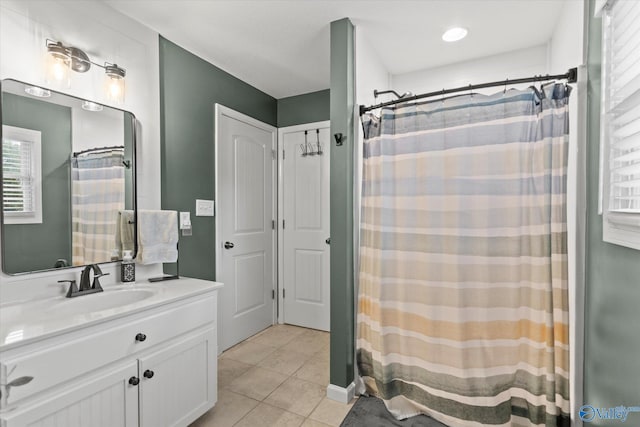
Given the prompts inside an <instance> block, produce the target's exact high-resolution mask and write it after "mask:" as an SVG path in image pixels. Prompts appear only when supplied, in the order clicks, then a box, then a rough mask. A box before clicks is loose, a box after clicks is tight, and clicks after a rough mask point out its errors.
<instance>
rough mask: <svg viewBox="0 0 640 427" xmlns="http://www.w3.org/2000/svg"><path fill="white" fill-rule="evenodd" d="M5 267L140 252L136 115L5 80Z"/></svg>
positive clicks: (42, 266) (20, 269)
mask: <svg viewBox="0 0 640 427" xmlns="http://www.w3.org/2000/svg"><path fill="white" fill-rule="evenodd" d="M0 111H1V113H2V178H3V185H2V200H3V205H2V206H3V209H2V245H3V246H2V266H3V271H4V272H5V273H8V274H17V273H26V272H34V271H42V270H49V269H54V268H65V267H76V266H83V265H88V264H95V263H104V262H110V261H115V260H120V259H121V258H122V251H123V250H125V249H129V250H135V246H136V242H135V234H136V233H135V228H134V227H135V226H134V225H133V223H134V222H135V221H134V218H135V214H134V212H135V134H134V132H135V117H134V116H133V114H131V113H129V112H126V111H122V110H118V109H115V108H110V107H105V106H102V105H99V104H95V103H92V102H90V101H86V100H82V99H79V98H75V97H72V96H68V95H64V94H61V93H57V92H54V91H49V90H46V89H42V88H36V87H33V86H30V85H28V84H24V83H21V82H17V81H14V80H3V81H2V109H1V110H0Z"/></svg>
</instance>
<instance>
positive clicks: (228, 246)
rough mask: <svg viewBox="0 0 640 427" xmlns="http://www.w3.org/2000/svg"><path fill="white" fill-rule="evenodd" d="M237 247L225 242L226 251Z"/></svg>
mask: <svg viewBox="0 0 640 427" xmlns="http://www.w3.org/2000/svg"><path fill="white" fill-rule="evenodd" d="M234 246H235V245H234V244H233V243H231V242H224V248H225V249H231V248H233V247H234Z"/></svg>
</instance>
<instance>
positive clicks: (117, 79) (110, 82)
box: [104, 64, 126, 104]
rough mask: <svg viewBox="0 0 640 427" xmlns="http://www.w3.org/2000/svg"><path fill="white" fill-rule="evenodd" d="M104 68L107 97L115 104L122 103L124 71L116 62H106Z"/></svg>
mask: <svg viewBox="0 0 640 427" xmlns="http://www.w3.org/2000/svg"><path fill="white" fill-rule="evenodd" d="M104 70H105V84H106V86H105V91H106V95H107V99H108V100H109V101H111V102H115V103H116V104H123V103H124V76H125V75H126V71H125V70H124V69H123V68H120V67H118V65H117V64H106V65H105V67H104Z"/></svg>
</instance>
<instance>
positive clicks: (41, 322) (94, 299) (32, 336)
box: [0, 277, 223, 351]
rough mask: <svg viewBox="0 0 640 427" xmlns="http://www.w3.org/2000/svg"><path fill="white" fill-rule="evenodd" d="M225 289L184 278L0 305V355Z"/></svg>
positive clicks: (113, 286) (216, 284)
mask: <svg viewBox="0 0 640 427" xmlns="http://www.w3.org/2000/svg"><path fill="white" fill-rule="evenodd" d="M222 286H223V285H222V283H218V282H210V281H207V280H200V279H191V278H186V277H181V278H180V279H176V280H169V281H164V282H155V283H149V282H146V281H144V282H139V283H136V284H117V285H112V286H106V287H105V288H104V289H105V290H104V292H100V293H96V294H90V295H83V296H79V297H75V298H65V297H55V298H47V299H41V300H35V301H30V302H22V303H14V304H6V305H0V351H6V350H9V349H10V348H14V347H17V346H21V345H25V344H28V343H30V342H33V341H36V340H41V339H44V338H48V337H50V336H53V335H58V334H60V333H63V332H68V331H71V330H74V329H77V328H80V327H88V326H91V325H94V324H97V323H101V322H104V321H107V320H113V319H116V318H119V317H123V316H126V315H130V314H135V313H139V312H140V311H143V310H149V309H152V308H155V307H159V306H161V305H164V304H168V303H171V302H175V301H179V300H181V299H185V298H190V297H193V296H196V295H201V294H205V293H209V292H212V291H214V290H216V289H218V288H221V287H222ZM101 297H102V298H101Z"/></svg>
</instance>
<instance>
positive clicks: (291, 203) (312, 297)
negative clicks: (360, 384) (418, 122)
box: [280, 122, 331, 331]
mask: <svg viewBox="0 0 640 427" xmlns="http://www.w3.org/2000/svg"><path fill="white" fill-rule="evenodd" d="M305 130H306V131H307V135H306V140H305ZM280 136H281V147H282V149H283V150H284V158H283V160H282V182H281V185H282V187H281V189H282V201H281V207H282V213H283V214H282V220H283V223H282V224H281V226H283V227H282V234H281V235H282V250H281V256H282V263H281V269H282V275H281V279H282V282H281V283H282V292H281V297H282V300H281V301H282V303H283V304H282V307H283V318H282V320H283V321H284V322H285V323H289V324H293V325H299V326H304V327H307V328H314V329H321V330H324V331H328V330H329V284H330V281H329V240H328V239H329V238H330V236H329V149H330V146H331V144H330V141H329V122H322V123H316V124H311V125H303V126H295V127H291V128H284V129H281V130H280ZM318 141H319V142H320V147H321V151H322V154H318ZM305 146H306V150H305ZM305 151H306V153H307V154H306V155H304V153H305Z"/></svg>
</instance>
